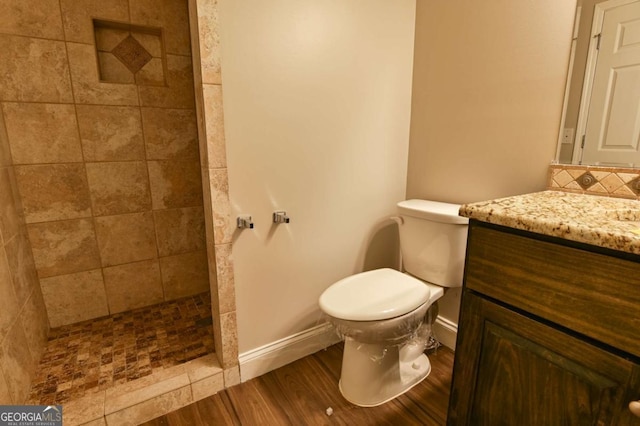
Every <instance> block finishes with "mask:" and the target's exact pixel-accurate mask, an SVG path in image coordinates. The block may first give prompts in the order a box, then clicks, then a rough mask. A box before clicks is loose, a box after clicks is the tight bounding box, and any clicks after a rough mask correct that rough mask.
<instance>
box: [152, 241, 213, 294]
mask: <svg viewBox="0 0 640 426" xmlns="http://www.w3.org/2000/svg"><path fill="white" fill-rule="evenodd" d="M160 270H161V271H162V285H163V287H164V298H165V300H173V299H179V298H181V297H185V296H191V295H193V294H198V293H203V292H205V291H209V274H208V270H207V254H206V252H205V251H197V252H193V253H186V254H179V255H176V256H169V257H161V258H160Z"/></svg>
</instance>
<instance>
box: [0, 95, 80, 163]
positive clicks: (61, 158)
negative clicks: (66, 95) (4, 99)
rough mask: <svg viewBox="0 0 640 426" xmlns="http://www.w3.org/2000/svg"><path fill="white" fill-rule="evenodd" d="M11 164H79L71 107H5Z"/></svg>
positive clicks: (76, 133) (76, 136) (18, 105)
mask: <svg viewBox="0 0 640 426" xmlns="http://www.w3.org/2000/svg"><path fill="white" fill-rule="evenodd" d="M2 111H3V112H4V116H5V123H6V127H7V134H8V135H9V142H10V145H11V155H12V158H13V163H14V164H34V163H72V162H81V161H82V150H81V149H80V136H79V135H78V123H77V122H76V111H75V108H74V106H73V105H62V104H32V103H13V102H12V103H4V104H3V105H2Z"/></svg>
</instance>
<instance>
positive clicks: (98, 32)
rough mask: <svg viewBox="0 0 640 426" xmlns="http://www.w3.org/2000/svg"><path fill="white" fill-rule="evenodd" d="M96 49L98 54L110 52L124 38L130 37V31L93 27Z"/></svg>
mask: <svg viewBox="0 0 640 426" xmlns="http://www.w3.org/2000/svg"><path fill="white" fill-rule="evenodd" d="M94 33H95V40H96V49H97V50H98V51H100V52H111V51H112V50H113V48H114V47H116V46H117V45H118V44H120V43H121V42H122V41H123V40H124V39H125V38H127V37H129V35H131V31H128V30H123V29H119V28H111V27H108V26H105V27H101V26H98V27H95V28H94Z"/></svg>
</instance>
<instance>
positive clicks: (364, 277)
mask: <svg viewBox="0 0 640 426" xmlns="http://www.w3.org/2000/svg"><path fill="white" fill-rule="evenodd" d="M430 294H431V291H430V289H429V286H428V285H426V283H424V282H422V281H420V280H419V279H417V278H414V277H412V276H410V275H407V274H403V273H402V272H398V271H396V270H394V269H389V268H384V269H376V270H373V271H367V272H362V273H360V274H356V275H352V276H349V277H347V278H344V279H342V280H340V281H338V282H336V283H335V284H333V285H332V286H330V287H329V288H328V289H326V290H325V291H324V293H322V295H321V296H320V301H319V303H320V307H321V308H322V310H323V311H324V312H325V313H327V314H328V315H331V316H332V317H334V318H338V319H343V320H349V321H380V320H386V319H390V318H395V317H398V316H401V315H405V314H407V313H409V312H411V311H413V310H414V309H416V308H418V307H420V306H421V305H423V304H424V303H425V302H426V301H427V300H429V296H430Z"/></svg>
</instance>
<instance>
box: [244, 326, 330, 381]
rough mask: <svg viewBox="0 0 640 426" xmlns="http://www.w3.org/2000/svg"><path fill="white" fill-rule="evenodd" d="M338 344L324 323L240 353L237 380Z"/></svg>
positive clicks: (261, 373) (248, 377) (251, 376)
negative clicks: (238, 377)
mask: <svg viewBox="0 0 640 426" xmlns="http://www.w3.org/2000/svg"><path fill="white" fill-rule="evenodd" d="M339 341H340V338H339V337H338V336H337V335H336V333H335V330H334V328H333V326H331V325H330V324H329V323H325V324H320V325H317V326H315V327H313V328H310V329H308V330H305V331H302V332H300V333H296V334H293V335H291V336H288V337H285V338H284V339H280V340H277V341H275V342H272V343H269V344H267V345H264V346H261V347H259V348H256V349H253V350H250V351H247V352H244V353H241V354H240V356H239V357H238V360H239V362H240V381H242V382H246V381H247V380H251V379H253V378H254V377H258V376H261V375H263V374H265V373H268V372H269V371H272V370H275V369H276V368H280V367H282V366H283V365H287V364H289V363H291V362H293V361H297V360H299V359H300V358H304V357H305V356H307V355H311V354H313V353H316V352H318V351H319V350H321V349H324V348H327V347H329V346H331V345H333V344H335V343H338V342H339Z"/></svg>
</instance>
